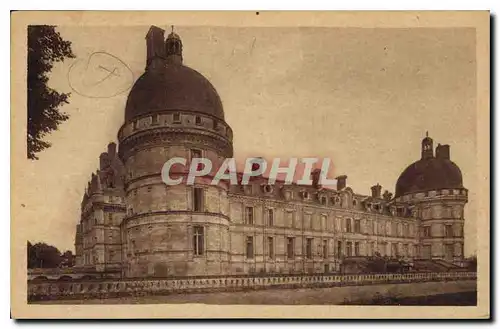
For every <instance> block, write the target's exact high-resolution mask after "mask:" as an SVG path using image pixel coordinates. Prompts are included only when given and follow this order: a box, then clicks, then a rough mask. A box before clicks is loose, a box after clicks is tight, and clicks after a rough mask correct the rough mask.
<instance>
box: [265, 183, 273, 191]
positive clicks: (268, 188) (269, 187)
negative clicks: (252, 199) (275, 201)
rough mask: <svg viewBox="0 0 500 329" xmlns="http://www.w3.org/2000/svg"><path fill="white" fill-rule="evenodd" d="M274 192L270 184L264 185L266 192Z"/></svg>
mask: <svg viewBox="0 0 500 329" xmlns="http://www.w3.org/2000/svg"><path fill="white" fill-rule="evenodd" d="M272 191H273V187H272V186H271V185H269V184H266V185H264V192H266V193H271V192H272Z"/></svg>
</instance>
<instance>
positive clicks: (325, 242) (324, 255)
mask: <svg viewBox="0 0 500 329" xmlns="http://www.w3.org/2000/svg"><path fill="white" fill-rule="evenodd" d="M323 258H325V259H326V258H328V240H323Z"/></svg>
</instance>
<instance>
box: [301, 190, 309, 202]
mask: <svg viewBox="0 0 500 329" xmlns="http://www.w3.org/2000/svg"><path fill="white" fill-rule="evenodd" d="M302 198H303V199H304V200H306V199H309V192H307V191H303V192H302Z"/></svg>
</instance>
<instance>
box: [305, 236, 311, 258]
mask: <svg viewBox="0 0 500 329" xmlns="http://www.w3.org/2000/svg"><path fill="white" fill-rule="evenodd" d="M306 258H307V259H311V258H312V239H311V238H307V239H306Z"/></svg>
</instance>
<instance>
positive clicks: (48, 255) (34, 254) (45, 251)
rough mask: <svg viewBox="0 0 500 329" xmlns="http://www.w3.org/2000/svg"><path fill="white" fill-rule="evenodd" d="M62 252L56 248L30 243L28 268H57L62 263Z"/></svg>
mask: <svg viewBox="0 0 500 329" xmlns="http://www.w3.org/2000/svg"><path fill="white" fill-rule="evenodd" d="M61 259H62V258H61V252H60V251H59V249H57V248H56V247H54V246H50V245H48V244H46V243H43V242H39V243H35V244H34V245H32V244H31V243H30V242H29V241H28V268H55V267H59V264H60V263H61Z"/></svg>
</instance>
